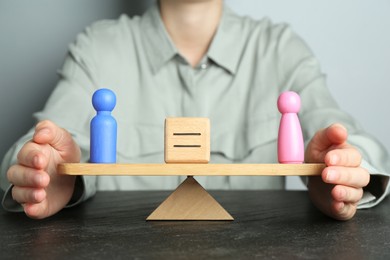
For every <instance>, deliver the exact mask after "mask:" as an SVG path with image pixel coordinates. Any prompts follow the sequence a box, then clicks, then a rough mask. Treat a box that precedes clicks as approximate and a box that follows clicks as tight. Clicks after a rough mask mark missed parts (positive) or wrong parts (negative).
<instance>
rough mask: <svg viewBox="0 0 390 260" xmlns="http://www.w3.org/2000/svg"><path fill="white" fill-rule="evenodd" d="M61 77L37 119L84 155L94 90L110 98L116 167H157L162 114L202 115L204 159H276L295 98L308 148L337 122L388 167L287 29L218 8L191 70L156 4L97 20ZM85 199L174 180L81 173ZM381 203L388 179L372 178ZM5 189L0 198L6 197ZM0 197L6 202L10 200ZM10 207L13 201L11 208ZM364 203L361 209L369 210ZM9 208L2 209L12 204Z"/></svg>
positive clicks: (271, 182)
mask: <svg viewBox="0 0 390 260" xmlns="http://www.w3.org/2000/svg"><path fill="white" fill-rule="evenodd" d="M60 75H61V80H60V81H59V83H58V86H57V87H56V89H55V91H54V92H53V94H52V95H51V97H50V99H49V101H48V102H47V104H46V107H45V108H44V110H43V111H41V112H39V113H37V114H36V117H37V119H38V120H43V119H50V120H52V121H54V122H55V123H57V124H58V125H60V126H61V127H64V128H66V129H67V130H69V131H70V132H71V133H72V134H73V136H74V138H75V140H76V141H77V143H78V144H79V145H80V146H81V148H82V151H83V161H87V160H88V157H89V123H90V120H91V119H92V117H93V116H94V115H95V111H94V110H93V108H92V105H91V96H92V94H93V92H94V91H95V90H96V89H98V88H110V89H112V90H113V91H114V92H115V93H116V95H117V107H116V108H115V110H114V112H113V115H114V116H115V118H116V119H117V122H118V151H117V155H118V162H127V163H162V162H163V159H164V157H163V152H164V119H165V118H166V117H208V118H210V122H211V162H210V163H276V162H277V151H276V147H277V145H276V144H277V135H278V126H279V120H280V114H279V112H278V110H277V106H276V101H277V98H278V96H279V94H280V93H281V92H283V91H286V90H293V91H295V92H297V93H299V94H300V96H301V99H302V108H301V112H300V113H299V117H300V120H301V124H302V129H303V134H304V138H305V140H306V142H307V141H308V140H310V138H311V137H312V136H313V135H314V133H315V132H316V131H317V130H319V129H321V128H323V127H326V126H328V125H330V124H332V123H335V122H341V123H342V124H344V125H345V126H346V127H347V128H348V130H349V133H350V137H349V141H350V142H351V143H352V144H354V145H356V146H357V147H358V148H359V149H360V151H361V152H362V154H363V156H364V159H365V160H364V162H363V166H364V167H367V168H368V169H369V170H370V172H371V173H372V174H384V175H386V174H385V172H388V171H389V169H390V166H389V160H388V158H387V154H386V152H385V150H384V149H383V148H382V147H381V146H380V145H379V144H378V143H377V142H376V141H375V140H373V139H372V138H371V137H370V136H368V135H367V134H365V133H364V132H363V130H362V129H361V128H360V127H359V126H358V125H357V124H356V122H355V121H354V120H353V119H352V118H351V117H350V116H349V115H348V114H346V113H345V112H343V111H341V110H340V109H339V108H338V106H337V104H336V103H335V101H334V99H333V98H332V97H331V95H330V93H329V90H328V89H327V88H326V84H325V76H324V75H323V74H322V73H321V71H320V67H319V64H318V62H317V60H316V59H315V58H314V57H313V54H312V52H311V51H310V49H309V48H308V47H307V46H306V44H305V43H304V42H303V41H302V40H301V39H300V38H299V37H298V36H297V35H296V34H294V33H293V31H292V30H291V28H290V27H289V26H288V25H285V24H280V25H275V24H272V23H271V22H270V20H268V19H263V20H260V21H257V20H253V19H251V18H249V17H241V16H238V15H236V14H235V13H233V12H232V11H231V10H229V8H228V7H226V6H224V10H223V15H222V18H221V21H220V24H219V27H218V30H217V32H216V35H215V36H214V39H213V41H212V44H211V46H210V48H209V50H208V52H207V54H206V56H205V57H204V58H203V59H202V61H201V62H200V64H199V65H198V66H197V67H196V68H192V67H191V66H190V65H189V64H188V62H187V61H186V60H185V58H184V57H183V56H182V55H180V53H179V51H178V50H177V48H176V47H175V45H174V44H173V42H172V41H171V39H170V37H169V35H168V33H167V31H166V29H165V28H164V24H163V22H162V20H161V17H160V14H159V10H158V6H157V4H156V5H153V6H152V7H151V8H150V9H149V10H148V11H147V12H146V13H145V14H144V15H143V16H141V17H134V18H131V19H130V18H129V17H128V16H126V15H122V16H121V17H120V18H119V19H118V20H113V21H107V20H106V21H100V22H97V23H94V24H93V25H92V26H90V27H88V28H87V29H86V31H85V32H84V33H82V34H80V35H79V36H78V38H77V41H76V42H75V43H74V44H72V45H71V46H70V52H69V55H68V57H67V58H66V61H65V64H64V66H63V69H62V71H61V72H60ZM31 136H32V132H30V133H29V134H28V135H26V136H25V137H24V138H22V139H21V140H20V141H19V142H18V143H17V144H16V145H15V146H14V147H13V149H11V150H10V152H9V153H8V155H7V156H6V158H5V159H4V161H3V165H2V167H3V170H2V180H1V186H2V188H3V189H7V188H8V187H9V183H8V182H7V181H6V179H5V175H6V169H7V168H8V167H9V166H10V165H11V164H12V163H14V162H15V160H16V159H15V158H16V154H17V151H18V150H19V149H20V147H21V146H22V145H23V143H24V141H26V140H28V139H30V138H31ZM197 179H198V180H199V182H200V183H201V184H202V185H204V186H205V187H206V188H209V189H210V188H217V189H282V188H284V178H283V177H234V176H230V177H217V176H216V177H199V178H197ZM83 181H84V182H83V183H84V188H83V192H84V195H83V198H82V199H86V198H88V197H90V196H92V195H93V194H94V193H95V191H96V190H113V189H116V190H117V189H119V190H124V189H174V188H175V187H177V185H178V184H179V183H180V182H181V181H182V178H181V177H172V176H170V177H168V176H167V177H129V176H121V177H118V176H105V177H83ZM378 181H379V182H380V186H381V190H380V191H379V192H377V193H376V194H379V196H377V199H376V200H375V201H374V202H371V204H370V205H373V203H377V202H379V200H380V199H378V198H383V196H384V194H385V193H386V189H387V183H388V178H387V177H383V178H378ZM7 196H8V197H10V193H9V192H8V193H6V198H7ZM6 201H7V199H5V202H4V204H5V205H8V204H7V202H6ZM9 205H11V204H9ZM367 205H368V204H367ZM10 207H11V206H9V208H10Z"/></svg>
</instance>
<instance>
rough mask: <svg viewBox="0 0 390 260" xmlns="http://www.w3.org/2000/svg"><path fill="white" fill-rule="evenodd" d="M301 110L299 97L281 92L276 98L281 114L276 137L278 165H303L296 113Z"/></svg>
mask: <svg viewBox="0 0 390 260" xmlns="http://www.w3.org/2000/svg"><path fill="white" fill-rule="evenodd" d="M300 108H301V99H300V97H299V95H298V94H297V93H295V92H292V91H287V92H283V93H282V94H281V95H280V96H279V98H278V109H279V112H280V113H282V118H281V120H280V125H279V136H278V160H279V163H303V161H304V144H303V136H302V129H301V124H300V122H299V119H298V115H297V113H298V112H299V110H300Z"/></svg>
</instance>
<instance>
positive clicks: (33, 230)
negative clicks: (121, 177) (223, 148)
mask: <svg viewBox="0 0 390 260" xmlns="http://www.w3.org/2000/svg"><path fill="white" fill-rule="evenodd" d="M209 192H210V193H211V194H212V195H213V196H214V197H215V198H216V199H217V200H218V201H219V202H220V203H221V205H222V206H224V207H225V209H226V210H227V211H229V212H230V213H231V214H232V215H233V217H234V218H235V221H222V222H217V221H214V222H213V221H182V222H180V221H149V222H148V221H145V218H146V217H147V216H148V215H149V214H150V213H151V212H152V211H153V210H154V209H155V208H156V207H157V206H158V205H159V204H160V203H161V202H162V201H163V200H164V199H165V198H166V197H167V196H168V195H169V193H170V192H168V191H128V192H99V193H98V194H97V195H96V196H95V197H94V198H93V199H91V200H90V201H88V202H86V203H84V204H82V205H80V206H77V207H74V208H71V209H65V210H63V211H61V212H60V213H58V214H57V215H55V216H53V217H51V218H48V219H45V220H32V219H29V218H27V217H26V216H25V215H24V214H23V213H7V212H5V211H4V210H3V209H1V210H0V234H1V238H0V239H1V243H0V252H1V255H0V259H135V258H136V259H178V258H179V259H215V258H223V259H251V258H255V257H258V258H261V259H272V258H278V259H279V258H283V259H297V258H299V259H302V258H304V259H390V214H389V213H390V207H389V206H390V200H389V199H386V200H385V201H384V202H383V203H381V205H379V206H377V207H375V208H373V209H369V210H360V211H359V212H358V213H357V215H356V216H355V218H353V219H352V220H350V221H347V222H340V221H335V220H332V219H330V218H328V217H326V216H324V215H322V214H321V213H320V212H318V211H317V210H316V209H315V208H314V207H313V206H312V205H311V203H310V201H309V199H308V197H307V193H306V192H305V191H209Z"/></svg>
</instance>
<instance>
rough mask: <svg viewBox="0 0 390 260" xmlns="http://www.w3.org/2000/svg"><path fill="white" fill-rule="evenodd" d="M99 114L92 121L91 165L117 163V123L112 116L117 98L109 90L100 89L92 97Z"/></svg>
mask: <svg viewBox="0 0 390 260" xmlns="http://www.w3.org/2000/svg"><path fill="white" fill-rule="evenodd" d="M92 104H93V107H94V108H95V110H96V112H97V114H96V116H95V117H94V118H93V119H92V120H91V129H90V130H91V143H90V162H91V163H115V162H116V139H117V123H116V120H115V118H114V117H113V116H112V115H111V111H112V110H113V109H114V107H115V105H116V96H115V94H114V92H112V91H111V90H109V89H105V88H103V89H99V90H97V91H96V92H95V93H94V94H93V96H92Z"/></svg>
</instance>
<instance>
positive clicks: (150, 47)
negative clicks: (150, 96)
mask: <svg viewBox="0 0 390 260" xmlns="http://www.w3.org/2000/svg"><path fill="white" fill-rule="evenodd" d="M140 28H141V34H143V44H144V46H145V50H146V56H147V57H148V59H149V62H150V65H151V66H152V70H153V73H156V72H157V71H158V70H159V69H160V68H161V67H162V66H163V65H164V64H166V63H167V62H168V61H169V60H170V59H172V58H173V57H174V56H175V55H176V54H178V50H177V48H176V47H175V45H174V44H173V42H172V41H171V39H170V37H169V35H168V32H167V31H166V29H165V27H164V24H163V21H162V20H161V16H160V10H159V7H158V1H156V2H155V4H153V5H152V6H151V7H150V8H149V9H148V10H147V11H146V13H145V14H144V15H143V16H142V18H141V22H140Z"/></svg>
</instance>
